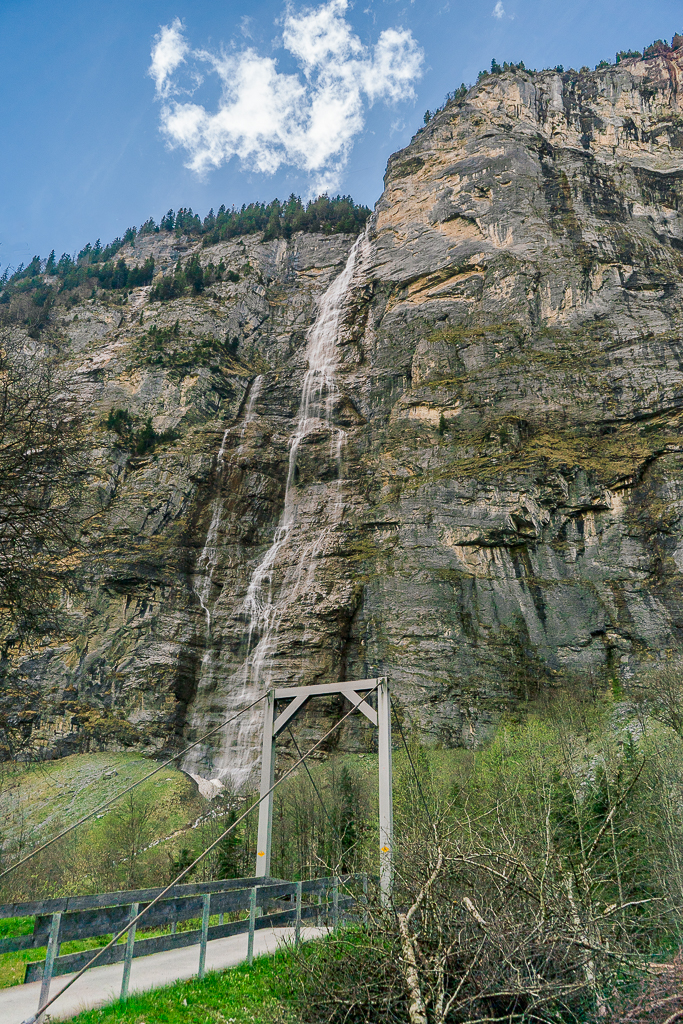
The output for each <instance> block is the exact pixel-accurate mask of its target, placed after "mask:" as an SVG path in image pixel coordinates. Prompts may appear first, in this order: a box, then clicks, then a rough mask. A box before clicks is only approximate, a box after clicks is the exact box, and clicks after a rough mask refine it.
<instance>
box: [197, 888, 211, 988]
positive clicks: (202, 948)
mask: <svg viewBox="0 0 683 1024" xmlns="http://www.w3.org/2000/svg"><path fill="white" fill-rule="evenodd" d="M210 908H211V893H209V892H207V893H205V894H204V895H203V896H202V937H201V941H200V943H199V970H198V971H197V977H198V978H199V980H200V981H201V980H202V978H203V977H204V967H205V965H206V942H207V939H208V937H209V917H210V916H211V914H210Z"/></svg>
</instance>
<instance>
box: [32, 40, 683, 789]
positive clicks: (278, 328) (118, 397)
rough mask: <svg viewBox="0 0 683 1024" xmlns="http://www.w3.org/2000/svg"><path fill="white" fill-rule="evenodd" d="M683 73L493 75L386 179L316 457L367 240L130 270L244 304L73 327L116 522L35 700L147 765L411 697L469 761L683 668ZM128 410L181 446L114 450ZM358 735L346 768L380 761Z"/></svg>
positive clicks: (76, 322) (104, 498) (652, 67)
mask: <svg viewBox="0 0 683 1024" xmlns="http://www.w3.org/2000/svg"><path fill="white" fill-rule="evenodd" d="M682 73H683V58H681V57H680V56H678V55H677V54H674V55H660V56H657V57H653V58H650V59H648V60H630V61H625V62H624V63H622V64H621V65H619V66H618V67H617V68H609V69H605V70H603V71H599V72H596V73H592V74H577V73H573V72H572V73H568V74H562V75H560V74H557V73H555V72H544V73H541V74H533V75H532V74H525V73H514V74H513V73H506V74H503V75H497V76H489V77H487V78H485V79H484V80H482V82H481V83H480V84H478V85H477V86H476V87H474V88H473V89H472V90H470V92H469V93H468V94H467V96H466V97H465V98H464V99H463V100H462V101H461V102H458V103H451V104H449V105H448V106H447V107H446V108H445V109H444V110H443V111H441V112H440V113H438V114H437V115H436V116H435V117H434V118H433V120H432V121H430V123H429V124H428V125H426V126H425V127H424V128H423V129H421V130H420V131H419V132H418V133H417V135H416V136H415V138H414V139H413V141H412V142H411V144H410V145H409V146H408V147H407V148H406V149H405V150H403V151H401V152H400V153H397V154H396V155H395V156H393V157H392V158H391V160H390V161H389V165H388V169H387V174H386V179H385V191H384V193H383V195H382V197H381V198H380V200H379V202H378V204H377V206H376V210H375V214H374V215H373V217H372V219H371V222H370V225H369V231H368V237H367V240H366V241H365V242H363V245H362V246H361V247H359V249H358V250H357V255H356V259H355V264H354V266H353V268H352V273H351V275H350V279H349V283H348V287H347V288H345V290H344V293H343V296H341V298H340V301H339V304H338V313H339V317H340V322H339V326H338V330H336V333H335V345H334V351H335V357H334V366H333V367H332V369H331V370H330V373H331V376H332V377H333V382H332V383H331V384H328V386H326V389H324V394H322V393H321V395H318V399H317V400H316V401H317V403H318V404H317V406H316V408H315V409H314V410H313V413H312V414H311V421H310V422H309V423H308V424H307V427H306V430H305V431H304V434H303V436H299V434H301V430H300V429H299V428H300V426H301V413H300V408H301V401H302V392H303V391H304V385H305V376H306V371H307V367H308V365H309V356H310V351H308V350H307V345H308V343H309V342H310V333H309V334H307V331H309V328H310V327H311V325H312V324H313V322H314V320H315V317H316V310H317V309H318V308H319V305H318V304H319V303H320V300H321V297H322V296H323V295H324V293H325V290H326V289H327V288H328V287H329V286H330V284H331V282H332V281H333V280H334V279H335V278H336V277H337V276H338V275H339V274H340V273H341V272H342V271H343V269H344V267H345V266H346V265H347V259H348V257H349V252H350V250H351V246H352V244H353V241H354V240H353V239H352V238H350V237H348V236H319V235H318V236H314V235H304V234H299V235H295V236H294V237H293V238H292V239H291V240H289V241H284V240H279V241H272V242H268V243H262V242H261V241H260V240H259V238H258V237H256V236H250V237H247V238H243V239H238V240H235V241H232V242H225V243H220V244H219V245H217V246H212V247H209V248H206V249H201V247H200V246H199V245H198V243H196V242H193V241H192V240H191V239H182V240H181V241H180V242H177V241H176V240H174V239H173V238H172V237H171V236H168V235H164V234H162V235H157V236H150V237H148V238H145V239H139V240H138V241H137V242H136V245H135V248H134V249H130V250H127V251H126V252H124V253H122V255H124V256H125V258H126V259H127V260H128V261H131V260H139V261H141V260H143V259H144V258H145V257H146V256H147V255H148V253H149V252H150V251H153V252H154V254H155V257H156V259H157V265H159V263H160V261H161V258H162V257H164V258H165V259H166V260H167V263H168V267H169V268H170V267H171V266H172V262H173V261H175V260H176V259H177V258H178V256H179V252H178V248H179V246H184V247H185V252H182V253H180V255H181V258H184V257H185V254H186V253H187V254H189V253H190V252H191V251H199V252H200V255H201V260H202V262H203V263H207V262H208V261H209V260H211V261H213V263H214V264H217V263H218V261H219V259H221V258H222V259H223V260H224V263H225V265H226V267H227V268H228V269H233V270H234V271H235V273H236V274H239V281H238V282H233V283H229V282H225V283H222V284H216V285H213V286H212V287H211V288H210V289H207V290H206V292H205V293H204V294H202V295H200V296H196V297H193V298H189V297H186V298H182V299H176V300H174V301H170V302H166V303H152V302H150V301H149V300H148V295H147V292H148V289H144V288H141V289H136V290H135V292H134V293H133V294H132V295H131V297H130V299H129V301H128V304H127V305H125V306H123V307H105V306H103V305H101V304H99V303H98V302H97V301H95V302H85V303H83V304H81V305H80V306H75V307H74V308H73V310H72V311H71V313H70V314H69V315H68V317H67V318H66V319H65V321H64V323H63V324H62V333H63V343H62V351H63V365H64V369H65V371H67V372H68V373H69V374H70V375H71V376H72V378H73V379H77V380H78V381H80V387H81V388H82V393H83V397H84V401H85V400H87V401H88V402H89V403H90V407H91V409H92V416H93V430H94V432H93V438H94V447H93V475H92V479H91V481H90V486H91V492H92V495H93V502H94V503H95V501H97V502H99V505H98V507H100V508H101V509H102V510H101V511H100V512H98V514H97V515H96V516H95V518H94V519H93V520H92V522H91V523H90V524H89V526H88V532H87V535H86V536H85V538H84V539H85V542H86V546H87V551H88V555H87V557H84V558H83V565H82V568H83V579H84V585H83V592H82V595H81V599H80V600H79V601H76V602H75V603H74V604H73V606H72V607H71V608H70V609H69V610H68V615H69V623H70V625H69V628H68V630H65V633H64V635H63V636H61V637H56V638H55V637H52V638H50V640H49V641H48V642H46V644H45V646H44V647H43V648H42V649H40V650H38V651H36V652H33V654H32V656H31V658H30V659H28V660H27V661H26V662H25V664H24V670H25V671H26V672H28V673H30V674H32V675H33V676H34V677H36V678H40V679H41V680H43V681H44V683H45V685H46V686H47V687H51V688H57V689H58V691H59V693H60V694H63V693H64V692H65V690H66V689H67V688H69V687H71V688H77V689H78V692H79V695H80V697H81V699H83V700H91V701H93V702H95V703H97V702H99V703H101V704H102V705H104V706H106V707H109V708H114V709H115V710H116V712H117V713H118V714H119V715H121V716H122V717H123V718H125V719H126V720H127V721H129V722H131V723H133V724H134V725H135V726H137V727H138V728H139V729H140V736H141V740H140V742H143V743H144V744H147V745H148V746H149V747H150V748H154V747H157V748H160V747H168V746H174V745H177V744H179V743H181V742H182V740H183V739H187V738H188V737H190V738H193V737H194V736H196V735H199V734H200V733H202V732H204V731H207V730H208V729H209V728H211V727H212V726H213V725H215V724H218V723H219V722H220V721H222V720H223V719H224V718H225V717H226V709H230V708H231V707H235V706H241V705H242V704H243V703H244V702H245V701H246V699H247V697H248V696H249V694H255V693H257V692H260V690H262V688H263V687H264V686H265V685H267V684H272V683H277V684H280V685H282V684H287V683H291V684H300V683H314V682H325V681H331V680H337V679H344V678H349V679H352V678H365V677H368V676H375V675H380V674H381V675H388V676H389V677H390V678H391V680H392V683H393V686H394V690H395V693H396V694H397V696H398V698H399V699H400V701H401V702H403V704H404V705H405V708H406V711H407V714H408V716H409V717H410V718H411V719H413V720H414V721H415V722H416V723H418V724H419V726H420V728H421V729H422V731H423V733H424V734H425V737H426V738H428V740H429V741H431V742H435V743H436V742H440V743H443V744H445V745H455V744H472V743H475V742H477V740H478V739H479V738H481V737H483V736H484V735H485V734H486V731H487V730H488V729H489V728H490V726H491V723H492V722H494V721H495V719H496V717H497V716H498V715H499V714H500V712H501V710H502V709H504V708H506V707H509V706H510V705H512V704H514V703H515V702H516V701H519V700H520V699H522V700H523V699H526V698H528V697H529V696H531V695H533V694H534V693H535V692H537V691H538V689H539V688H542V687H544V686H547V685H551V684H553V682H554V681H555V680H558V679H565V680H567V679H569V680H571V679H572V678H575V677H578V676H581V675H588V674H592V675H593V677H594V678H596V679H598V680H601V679H604V681H605V682H607V681H608V680H610V679H612V680H616V679H620V680H621V681H622V682H624V683H626V684H627V683H628V680H629V679H630V678H632V677H633V675H634V673H636V672H637V671H638V670H639V667H642V666H643V665H644V664H648V663H650V662H652V661H653V660H654V659H658V658H660V657H662V656H663V654H664V653H665V652H666V651H669V650H672V649H674V650H678V649H680V648H681V646H682V641H683V634H682V628H683V611H682V610H681V605H680V593H681V586H682V584H683V519H682V518H681V515H682V510H683V506H682V501H683V435H682V434H681V422H682V419H683V343H682V341H683V333H682V332H683V317H682V297H683V289H682V286H681V285H682V277H681V275H682V272H683V218H682V217H681V216H680V214H679V202H680V201H681V199H683V116H682V115H681V112H680V110H679V96H680V94H681V85H682V84H683V77H682ZM174 246H175V248H174ZM176 324H177V327H176V326H175V325H176ZM153 326H154V327H155V328H156V332H157V333H156V334H155V333H154V332H152V333H151V334H150V328H151V327H153ZM159 332H161V333H162V335H163V338H164V340H163V343H162V344H161V345H159V343H158V342H155V338H156V339H158V338H159V336H160V333H159ZM163 332H165V333H163ZM323 406H324V408H323ZM118 408H120V409H126V410H128V411H129V413H130V414H131V416H134V417H135V416H137V417H139V422H143V421H144V419H146V417H148V416H151V417H152V423H153V426H154V429H155V430H156V431H157V433H159V434H161V433H162V432H163V431H168V430H173V431H175V432H176V434H177V435H178V436H177V438H176V440H173V441H165V442H163V443H160V444H158V445H157V447H156V449H155V450H154V452H153V453H152V454H151V455H146V456H139V457H138V456H135V455H133V454H131V451H130V450H127V449H126V446H125V444H124V443H123V441H122V440H121V438H119V437H117V435H116V434H114V433H113V432H111V431H107V430H106V429H105V427H104V425H103V424H104V421H105V420H106V416H107V413H108V412H109V411H110V410H112V409H118ZM297 431H298V434H297ZM295 438H298V440H297V441H296V444H297V452H296V458H295V459H294V460H293V461H294V465H293V466H292V460H291V459H290V453H291V450H292V449H291V446H292V443H293V441H294V440H295ZM286 497H287V501H288V502H289V505H288V506H287V508H289V511H290V512H291V516H290V519H289V522H288V525H287V530H286V536H285V537H284V540H283V535H282V529H283V522H284V519H283V515H284V514H285V513H286V511H287V509H286V508H285V498H286ZM278 528H280V532H279V533H278ZM279 541H282V543H280V545H279V547H278V542H279ZM259 567H261V569H260V575H259ZM255 577H256V583H254V580H255ZM250 585H251V590H250ZM252 599H254V600H256V603H257V604H258V608H257V610H256V612H254V600H252ZM250 601H251V604H250ZM332 709H333V708H332V707H331V706H330V705H329V704H328V705H325V704H322V705H321V706H320V707H317V706H316V708H315V709H313V708H312V709H311V711H310V712H309V713H308V715H307V717H305V718H303V719H302V720H301V721H300V723H299V725H298V729H299V732H300V733H302V734H304V739H308V738H310V736H313V735H318V734H319V731H320V729H321V728H322V722H323V721H325V720H327V719H326V716H328V715H329V712H330V710H332ZM349 723H350V724H349V726H348V728H345V729H344V730H343V731H342V732H341V736H340V739H339V742H340V743H342V745H345V746H346V747H349V746H351V747H352V746H354V745H367V744H370V743H371V742H372V730H370V731H369V732H368V731H366V730H365V727H364V726H363V724H362V722H356V721H355V719H353V718H352V719H350V720H349ZM240 728H241V731H237V729H236V728H235V729H234V730H233V731H230V730H228V733H227V734H222V733H218V734H216V736H215V737H214V738H213V739H212V740H211V741H210V742H209V743H207V744H206V745H203V746H201V747H200V748H198V750H197V752H196V754H195V755H194V756H193V757H192V758H191V759H190V762H189V766H190V767H191V769H192V770H193V771H195V772H196V773H198V774H202V775H204V776H205V777H207V778H209V777H211V776H213V775H216V774H220V773H221V772H223V771H227V772H229V771H230V765H231V763H236V762H235V761H234V759H235V758H237V760H238V761H239V763H240V764H241V765H242V766H244V765H246V766H247V767H248V765H249V763H251V762H250V757H251V756H252V755H251V754H249V755H248V756H246V757H245V756H244V751H245V750H247V751H249V750H251V748H252V747H253V745H254V744H255V743H256V742H257V741H258V718H257V717H254V719H253V720H251V721H250V722H248V723H247V724H246V725H245V726H242V727H240ZM60 729H61V730H62V732H63V731H64V730H65V729H67V731H68V730H71V732H69V735H70V736H72V737H73V736H74V732H73V729H74V727H73V726H72V725H71V724H68V723H66V720H64V721H63V720H61V719H59V718H58V717H56V718H55V719H54V720H53V721H52V722H51V723H43V726H42V735H43V736H45V737H48V739H49V737H54V736H55V735H56V732H59V730H60ZM52 741H53V740H50V742H52ZM60 742H61V743H62V745H63V743H64V742H65V741H64V740H62V741H60ZM59 749H62V747H59ZM240 758H241V760H240Z"/></svg>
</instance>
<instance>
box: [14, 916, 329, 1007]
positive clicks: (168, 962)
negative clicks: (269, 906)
mask: <svg viewBox="0 0 683 1024" xmlns="http://www.w3.org/2000/svg"><path fill="white" fill-rule="evenodd" d="M326 933H327V929H326V928H302V929H301V936H302V938H304V939H313V938H317V937H318V936H320V935H325V934H326ZM293 938H294V929H293V928H269V929H266V928H264V929H263V930H262V931H258V932H256V934H255V935H254V956H260V955H261V954H263V953H274V952H275V950H276V949H277V947H278V945H280V943H282V942H283V941H286V940H288V939H293ZM93 952H94V950H93ZM246 956H247V936H246V935H232V936H230V937H229V938H227V939H214V940H213V942H209V943H208V945H207V947H206V970H207V971H215V970H218V969H220V968H223V967H234V966H235V965H236V964H240V963H242V961H243V960H245V959H246ZM198 964H199V946H198V945H197V946H185V947H184V948H183V949H172V950H169V951H168V952H166V953H154V954H152V955H151V956H141V957H138V958H137V959H136V960H133V964H132V967H131V972H130V988H129V992H130V993H131V994H132V993H133V992H145V991H147V990H148V989H151V988H161V987H162V986H163V985H170V984H172V982H174V981H179V980H180V979H181V978H192V977H193V976H194V975H196V973H197V968H198ZM122 973H123V964H111V965H110V966H107V967H93V968H92V970H90V971H87V972H86V973H85V974H84V975H83V977H82V978H79V979H78V981H77V982H76V983H75V984H74V985H73V986H72V987H71V988H70V989H69V990H68V991H67V992H66V993H65V994H64V995H63V996H62V997H61V998H59V999H57V1000H55V1002H54V1003H53V1004H52V1006H51V1007H50V1009H49V1010H48V1011H47V1016H48V1017H51V1018H52V1020H67V1019H68V1018H69V1017H74V1016H75V1015H76V1014H77V1013H81V1011H83V1010H91V1009H93V1007H96V1006H103V1005H104V1004H105V1003H111V1002H113V1001H114V1000H115V999H118V997H119V995H120V992H121V975H122ZM71 977H73V975H71V974H65V975H63V976H62V977H60V978H54V979H53V981H52V986H51V988H50V995H54V993H55V992H58V991H59V989H60V988H62V987H63V986H64V985H65V984H66V982H67V981H68V980H69V979H70V978H71ZM39 995H40V982H39V981H33V982H31V984H30V985H14V986H13V987H12V988H3V989H0V1021H1V1022H2V1024H22V1021H24V1020H26V1019H27V1018H28V1017H30V1016H32V1015H33V1014H34V1013H35V1012H36V1011H37V1009H38V997H39Z"/></svg>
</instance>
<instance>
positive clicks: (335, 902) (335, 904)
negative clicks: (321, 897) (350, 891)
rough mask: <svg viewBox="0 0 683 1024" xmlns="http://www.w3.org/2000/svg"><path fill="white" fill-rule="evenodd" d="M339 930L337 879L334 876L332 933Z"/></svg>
mask: <svg viewBox="0 0 683 1024" xmlns="http://www.w3.org/2000/svg"><path fill="white" fill-rule="evenodd" d="M337 928H339V879H338V878H337V876H336V875H335V877H334V881H333V882H332V931H333V932H336V930H337Z"/></svg>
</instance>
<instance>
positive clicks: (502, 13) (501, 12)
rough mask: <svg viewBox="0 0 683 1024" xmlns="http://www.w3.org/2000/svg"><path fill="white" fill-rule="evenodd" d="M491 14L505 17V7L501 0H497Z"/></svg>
mask: <svg viewBox="0 0 683 1024" xmlns="http://www.w3.org/2000/svg"><path fill="white" fill-rule="evenodd" d="M491 14H492V15H493V17H494V18H503V17H505V8H504V7H503V0H498V3H497V4H496V6H495V7H494V8H493V10H492V11H491Z"/></svg>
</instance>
